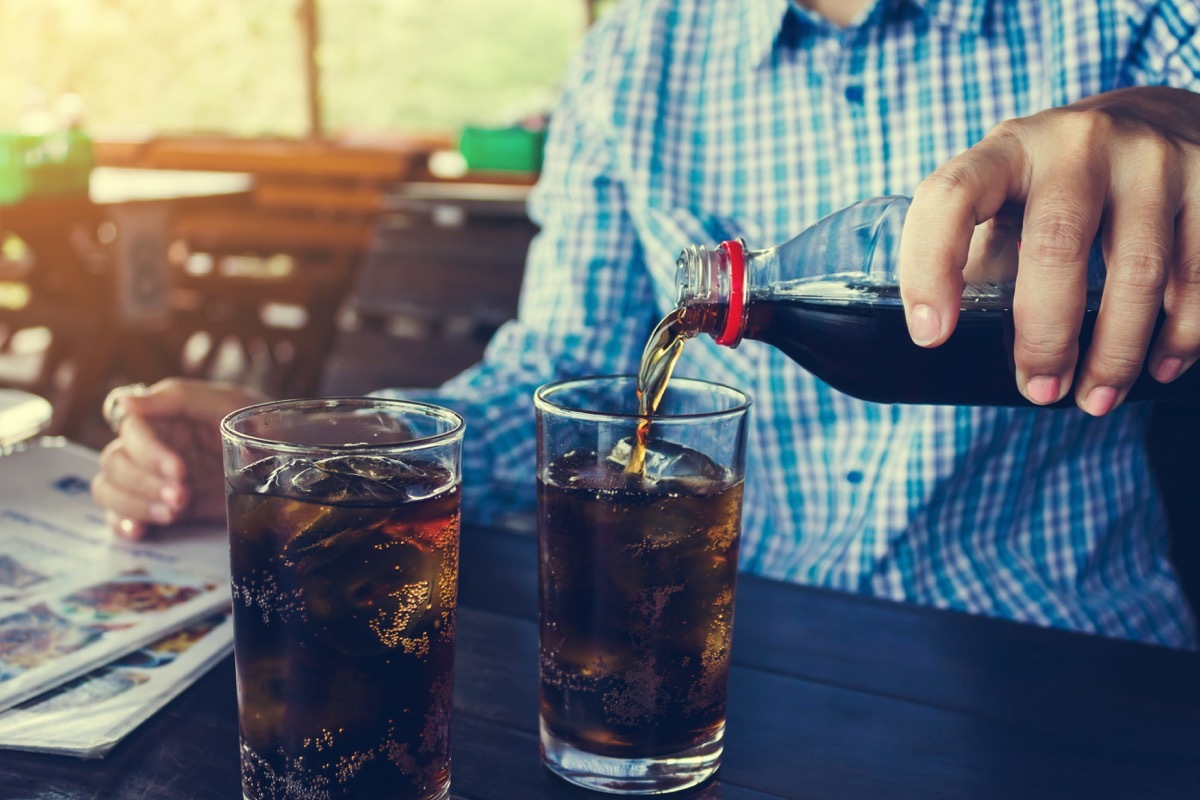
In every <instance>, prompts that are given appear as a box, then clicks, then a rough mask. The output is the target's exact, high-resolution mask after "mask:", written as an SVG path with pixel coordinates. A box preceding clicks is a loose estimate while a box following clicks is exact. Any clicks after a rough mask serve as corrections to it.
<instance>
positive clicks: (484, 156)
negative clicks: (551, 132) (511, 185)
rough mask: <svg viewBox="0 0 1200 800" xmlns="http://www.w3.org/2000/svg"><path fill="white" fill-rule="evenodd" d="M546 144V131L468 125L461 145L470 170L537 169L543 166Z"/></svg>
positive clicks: (515, 170) (459, 146)
mask: <svg viewBox="0 0 1200 800" xmlns="http://www.w3.org/2000/svg"><path fill="white" fill-rule="evenodd" d="M545 144H546V133H545V131H533V130H529V129H528V128H515V127H514V128H477V127H467V128H464V129H463V132H462V137H461V138H460V139H459V144H458V148H459V150H460V151H461V152H462V155H463V158H464V159H465V160H466V162H467V169H470V170H479V171H489V170H498V171H504V172H537V171H538V170H540V169H541V168H542V148H543V147H544V146H545Z"/></svg>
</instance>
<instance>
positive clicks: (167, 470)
mask: <svg viewBox="0 0 1200 800" xmlns="http://www.w3.org/2000/svg"><path fill="white" fill-rule="evenodd" d="M158 471H159V472H160V473H162V474H163V475H165V476H167V477H168V478H175V479H179V478H182V477H183V475H182V474H181V472H182V470H181V469H180V467H179V462H178V461H175V460H174V459H171V458H164V459H163V460H162V461H160V462H159V463H158Z"/></svg>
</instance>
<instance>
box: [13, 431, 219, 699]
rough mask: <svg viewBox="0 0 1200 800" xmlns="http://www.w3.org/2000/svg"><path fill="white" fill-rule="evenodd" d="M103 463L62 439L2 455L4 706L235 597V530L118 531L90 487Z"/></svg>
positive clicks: (154, 638) (46, 441) (162, 633)
mask: <svg viewBox="0 0 1200 800" xmlns="http://www.w3.org/2000/svg"><path fill="white" fill-rule="evenodd" d="M97 469H98V456H97V454H96V453H95V452H93V451H91V450H88V449H86V448H83V447H80V446H78V445H73V444H69V443H66V442H64V441H62V440H43V441H41V442H37V443H33V444H29V445H25V446H18V447H17V448H15V449H13V450H11V451H8V453H7V454H6V455H5V456H4V457H2V458H0V710H3V709H6V708H9V707H11V706H13V705H16V704H17V703H20V702H22V701H23V700H26V699H28V698H30V697H33V696H34V695H37V694H40V693H42V692H44V691H46V690H47V689H50V688H52V687H54V686H58V685H59V684H61V683H63V682H64V681H67V680H70V679H72V678H75V677H78V676H80V675H82V674H84V673H85V672H88V671H89V670H91V669H93V668H95V667H97V666H100V665H102V664H105V663H108V662H110V661H112V660H113V659H115V658H118V657H119V656H122V655H124V654H126V653H129V652H131V651H133V650H136V649H137V648H139V647H142V646H143V645H146V644H148V643H150V642H152V641H154V640H156V639H159V638H161V637H162V636H163V635H164V634H165V633H167V632H170V631H175V630H178V629H179V628H181V627H183V626H184V625H187V624H188V623H191V622H193V621H195V620H197V619H199V618H201V617H204V616H207V615H210V614H212V613H214V612H217V611H220V610H223V609H224V608H226V607H227V606H228V605H229V557H228V545H227V537H226V535H225V532H224V530H223V529H221V528H219V527H214V526H205V527H203V528H192V529H184V530H172V531H170V532H169V533H168V534H166V535H164V536H163V537H162V538H161V539H159V540H155V541H146V542H134V543H130V542H123V541H120V540H116V539H114V538H113V536H112V535H111V533H110V532H109V531H108V529H107V527H106V525H105V522H104V517H103V514H102V512H101V511H100V509H99V508H97V507H96V506H95V505H94V503H93V502H92V499H91V495H90V492H89V483H90V481H91V478H92V476H93V475H94V474H95V473H96V471H97Z"/></svg>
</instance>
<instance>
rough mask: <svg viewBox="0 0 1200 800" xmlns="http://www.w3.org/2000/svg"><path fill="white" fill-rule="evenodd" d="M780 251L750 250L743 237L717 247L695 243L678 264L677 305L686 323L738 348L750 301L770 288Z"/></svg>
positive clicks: (689, 328)
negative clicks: (765, 288)
mask: <svg viewBox="0 0 1200 800" xmlns="http://www.w3.org/2000/svg"><path fill="white" fill-rule="evenodd" d="M777 262H778V258H777V250H776V249H775V248H772V249H770V250H747V249H746V243H745V242H744V241H742V240H741V239H733V240H730V241H727V242H722V243H721V244H719V245H717V246H716V247H713V248H706V247H704V246H702V245H693V246H692V247H689V248H687V249H686V250H684V251H683V252H682V253H680V254H679V259H678V260H677V261H676V262H675V305H676V306H677V307H678V308H679V309H680V310H681V311H682V312H683V316H682V324H683V326H684V327H685V328H687V329H688V330H690V331H694V332H695V333H707V334H708V335H709V336H711V337H712V338H713V340H714V341H715V342H716V343H717V344H719V345H724V346H726V347H737V345H738V344H739V343H740V342H741V341H742V337H743V336H744V335H745V332H746V322H747V320H748V318H749V309H750V302H751V301H752V300H753V299H756V298H757V296H758V294H759V293H760V290H761V287H763V286H769V285H770V272H771V267H772V265H775V264H777Z"/></svg>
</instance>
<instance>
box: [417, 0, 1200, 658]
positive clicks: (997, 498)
mask: <svg viewBox="0 0 1200 800" xmlns="http://www.w3.org/2000/svg"><path fill="white" fill-rule="evenodd" d="M1197 26H1200V8H1198V6H1197V4H1195V3H1193V2H1188V0H1164V1H1163V2H1152V0H1125V1H1124V2H1123V1H1122V0H1098V1H1097V0H1087V2H1084V0H1078V1H1077V2H1071V1H1070V0H1042V2H1037V0H1020V1H1019V2H1018V1H1013V2H1008V1H1007V0H1004V1H1002V0H923V1H922V0H878V2H877V3H875V4H874V6H873V7H872V8H870V9H869V10H868V11H867V12H866V13H865V14H864V16H863V18H862V19H860V21H859V22H858V23H856V24H854V25H851V26H850V27H848V28H846V29H838V28H836V27H833V26H831V25H829V24H827V23H825V22H823V21H822V20H821V19H820V18H818V17H815V16H813V15H812V14H810V13H809V12H807V11H805V10H803V9H801V8H800V7H799V6H798V5H789V3H788V2H787V0H641V2H627V3H625V4H623V5H621V6H619V7H618V8H617V9H616V10H614V11H612V12H611V13H610V14H609V15H608V16H607V17H606V18H604V19H603V20H602V21H601V22H600V23H599V24H598V25H597V26H596V27H595V28H594V30H593V31H592V33H591V35H590V36H589V38H588V40H587V42H586V44H585V46H584V48H583V50H582V52H581V53H580V54H579V55H578V57H577V59H576V60H575V63H574V66H573V68H572V69H571V71H570V73H569V75H568V78H567V80H566V84H565V87H564V91H563V96H562V100H561V104H560V106H559V107H558V108H557V109H556V111H555V113H554V115H553V118H552V124H551V135H550V139H549V142H548V145H547V150H546V163H545V168H544V172H543V175H542V178H541V181H540V183H539V185H538V187H537V189H536V191H535V193H534V195H533V197H532V199H531V204H530V209H531V214H532V216H533V217H534V219H535V220H536V221H537V222H539V223H540V224H541V226H542V231H543V232H542V234H541V235H540V236H539V237H538V238H537V239H536V240H535V242H534V245H533V247H532V250H531V252H530V255H529V261H528V270H527V273H526V278H525V285H524V292H523V295H522V300H521V306H520V315H519V319H518V320H517V321H515V322H512V323H510V324H508V325H507V326H505V327H504V328H503V329H502V330H501V331H500V332H499V333H498V334H497V336H496V337H495V338H494V340H493V341H492V342H491V344H490V346H489V348H488V351H487V355H486V357H485V360H484V361H483V363H482V364H481V365H479V366H478V367H476V368H473V369H471V370H469V371H468V372H466V373H464V374H463V375H461V376H460V377H458V378H456V379H455V380H453V381H451V382H450V383H449V384H447V385H446V386H445V387H443V388H442V389H440V390H438V391H437V392H436V393H434V394H432V395H429V396H428V397H429V399H432V400H434V401H435V402H440V403H443V404H445V405H448V406H451V407H453V408H455V409H457V410H459V411H461V412H463V413H464V414H465V416H466V417H467V419H468V421H469V430H468V433H467V444H466V455H465V461H466V473H467V474H466V479H465V480H466V484H467V485H466V490H465V496H466V498H467V501H468V509H469V510H471V509H473V510H474V512H475V513H476V514H477V515H479V514H484V515H491V516H489V517H487V518H488V519H491V520H494V519H495V518H496V517H495V515H497V514H500V513H502V512H503V511H505V510H511V509H515V508H525V509H528V508H529V507H531V506H532V503H533V498H534V493H533V478H534V476H533V472H534V465H535V457H534V426H533V412H532V404H531V400H530V396H531V394H532V392H533V390H534V388H535V387H537V386H538V385H540V384H542V383H544V382H546V381H548V380H552V379H556V378H560V377H565V376H573V375H584V374H600V373H631V372H635V371H636V368H637V358H638V356H639V355H640V353H641V350H642V347H643V345H644V343H645V341H646V337H647V334H648V332H649V330H650V328H651V327H652V325H653V324H654V323H655V322H656V321H657V320H658V319H659V318H660V317H661V316H662V315H663V314H664V313H665V312H666V311H668V310H670V308H672V307H673V299H674V264H675V257H676V255H677V254H678V252H679V251H680V250H681V249H682V248H684V247H685V246H687V245H689V244H693V243H709V244H712V243H716V242H718V241H720V240H722V239H726V238H730V237H733V236H737V235H740V236H743V237H745V239H746V240H747V242H749V243H750V245H751V246H768V245H771V244H776V243H779V242H782V241H785V240H787V239H789V238H791V237H792V236H794V235H795V234H797V233H799V232H800V231H801V230H803V229H804V228H805V227H807V226H808V225H810V224H811V223H813V222H814V221H816V220H817V219H819V218H820V217H822V216H824V215H826V214H828V213H830V212H832V211H834V210H836V209H838V208H841V207H843V206H846V205H848V204H850V203H852V202H854V201H856V200H859V199H861V198H864V197H869V196H872V195H881V194H911V193H912V192H913V190H914V189H915V187H916V186H917V184H918V182H920V180H921V179H922V178H923V177H924V176H925V175H927V174H928V173H930V172H931V171H932V170H933V169H934V168H935V167H937V166H938V165H939V164H941V163H942V162H944V161H946V160H947V159H949V158H950V157H951V156H953V155H955V154H956V153H959V152H960V151H962V150H964V149H966V148H967V147H969V146H971V145H972V144H973V143H975V142H977V141H978V140H979V139H980V138H982V137H983V136H984V135H985V134H986V133H987V132H988V130H989V129H990V128H991V127H992V126H993V125H995V124H996V123H998V122H1000V121H1001V120H1004V119H1008V118H1012V117H1020V116H1025V115H1029V114H1032V113H1034V112H1036V111H1039V110H1041V109H1045V108H1050V107H1055V106H1061V105H1065V104H1067V103H1070V102H1072V101H1074V100H1077V99H1079V98H1082V97H1085V96H1088V95H1091V94H1095V93H1097V92H1103V91H1106V90H1109V89H1114V88H1117V87H1121V86H1129V85H1143V84H1170V85H1174V86H1180V87H1185V88H1191V89H1193V90H1200V35H1197V33H1196V31H1197ZM678 373H679V374H690V375H695V376H701V377H704V378H707V379H709V380H715V381H718V382H722V383H727V384H729V385H732V386H736V387H739V388H742V389H744V390H747V391H748V392H749V393H750V394H751V395H752V396H753V398H754V400H755V406H754V409H753V411H752V422H751V429H750V433H749V447H748V449H749V456H748V461H749V463H748V465H747V474H746V495H745V496H746V508H745V519H744V538H743V544H742V551H741V559H742V562H741V563H742V567H743V569H745V570H747V571H749V572H753V573H757V574H760V575H765V576H769V577H772V578H780V579H785V580H792V581H799V582H803V583H808V584H814V585H819V586H826V587H833V588H837V589H842V590H846V591H851V592H860V593H864V594H870V595H875V596H878V597H885V598H891V599H895V600H904V601H911V602H916V603H926V604H930V605H934V606H937V607H941V608H950V609H959V610H962V611H968V612H973V613H980V614H989V615H993V616H998V617H1006V618H1010V619H1015V620H1022V621H1026V622H1031V623H1035V624H1039V625H1051V626H1057V627H1063V628H1071V629H1075V630H1081V631H1091V632H1096V633H1101V634H1105V635H1109V636H1116V637H1125V638H1131V639H1139V640H1143V641H1147V642H1156V643H1161V644H1166V645H1172V646H1180V647H1194V646H1195V645H1196V631H1195V625H1194V621H1193V620H1192V618H1191V616H1190V614H1189V612H1188V610H1187V606H1186V604H1185V602H1184V600H1183V597H1182V594H1181V591H1180V588H1179V585H1178V582H1177V579H1176V576H1175V574H1174V572H1173V570H1172V568H1171V566H1170V564H1169V563H1168V561H1167V556H1166V552H1167V545H1168V541H1167V532H1166V523H1165V516H1164V513H1163V510H1162V506H1161V502H1160V499H1159V497H1158V496H1157V494H1156V490H1155V488H1154V485H1153V482H1152V479H1151V473H1150V468H1149V465H1148V464H1147V461H1146V455H1145V452H1144V450H1143V444H1142V436H1143V430H1144V424H1145V421H1146V418H1147V413H1148V412H1149V411H1150V409H1149V408H1148V407H1146V406H1141V407H1136V405H1131V406H1126V407H1124V408H1121V409H1118V410H1117V411H1116V412H1115V413H1112V414H1110V415H1108V416H1107V417H1104V418H1102V419H1092V418H1090V417H1088V416H1086V415H1085V414H1083V413H1082V412H1079V411H1077V410H1074V409H1072V410H1054V411H1046V410H1036V409H1028V408H1022V409H1011V408H955V407H929V406H903V405H890V406H889V405H876V404H871V403H865V402H862V401H859V400H855V399H853V398H850V397H847V396H845V395H843V394H840V393H838V392H836V391H834V390H832V389H830V388H829V387H828V386H827V385H825V384H824V383H822V382H821V381H819V380H817V379H815V378H813V377H812V376H811V375H809V374H808V373H806V372H805V371H804V370H802V369H801V368H800V367H798V366H797V365H796V364H794V363H793V362H791V361H790V360H789V359H788V358H787V357H785V356H784V355H783V354H781V353H779V352H778V351H776V350H774V349H772V348H770V347H768V346H766V345H763V344H761V343H758V342H745V343H743V344H742V345H741V346H740V347H738V348H737V349H736V350H729V349H726V348H719V347H717V346H716V345H715V344H713V343H712V342H711V341H710V340H708V339H707V337H705V338H703V339H700V340H695V341H693V342H691V343H689V345H688V346H687V348H685V351H684V355H683V358H682V359H681V361H680V366H679V369H678Z"/></svg>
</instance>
